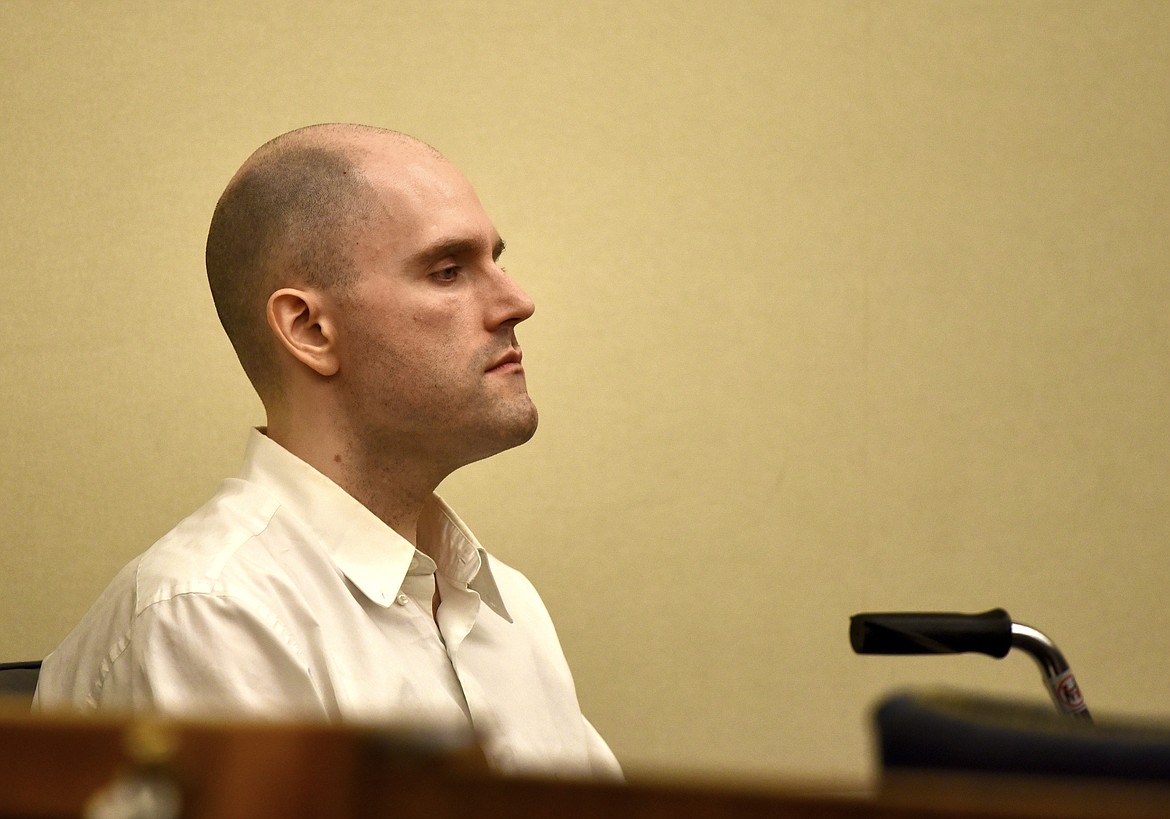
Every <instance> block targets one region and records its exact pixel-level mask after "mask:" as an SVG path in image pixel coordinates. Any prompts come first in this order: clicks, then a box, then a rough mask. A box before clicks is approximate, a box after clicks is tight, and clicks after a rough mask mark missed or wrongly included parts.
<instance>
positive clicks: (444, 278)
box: [431, 267, 459, 282]
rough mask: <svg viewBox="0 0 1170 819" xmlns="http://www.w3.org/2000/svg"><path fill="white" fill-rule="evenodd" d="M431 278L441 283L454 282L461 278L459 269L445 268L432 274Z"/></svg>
mask: <svg viewBox="0 0 1170 819" xmlns="http://www.w3.org/2000/svg"><path fill="white" fill-rule="evenodd" d="M431 278H432V279H435V280H436V281H440V282H453V281H455V280H456V279H457V278H459V268H458V267H444V268H443V269H442V270H436V271H435V272H434V273H432V274H431Z"/></svg>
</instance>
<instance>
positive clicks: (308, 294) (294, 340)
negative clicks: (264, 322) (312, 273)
mask: <svg viewBox="0 0 1170 819" xmlns="http://www.w3.org/2000/svg"><path fill="white" fill-rule="evenodd" d="M325 307H326V304H325V300H324V299H323V298H322V296H321V294H320V293H318V292H317V291H315V290H297V289H296V288H292V287H284V288H281V289H280V290H277V291H276V292H275V293H273V294H272V295H271V296H269V297H268V309H267V313H268V326H269V327H271V328H272V332H273V334H274V335H275V336H276V340H277V341H278V342H279V343H280V345H281V346H282V347H284V349H285V350H287V351H288V352H289V353H290V354H291V355H292V356H293V357H294V358H295V359H297V360H298V361H300V362H301V363H302V364H304V365H305V366H306V367H308V368H309V369H311V370H313V371H314V372H315V373H317V374H318V375H321V376H325V377H328V376H331V375H336V374H337V369H338V367H339V362H338V358H337V350H336V345H335V342H336V340H337V337H336V327H335V326H334V324H333V318H332V316H331V315H330V314H329V313H328V311H327V310H326V309H325Z"/></svg>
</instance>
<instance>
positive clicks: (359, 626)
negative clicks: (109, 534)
mask: <svg viewBox="0 0 1170 819" xmlns="http://www.w3.org/2000/svg"><path fill="white" fill-rule="evenodd" d="M418 537H419V543H420V545H422V546H423V547H424V548H425V549H426V551H428V552H429V553H431V554H434V555H437V556H438V565H436V562H435V561H432V560H431V558H429V557H427V555H426V554H424V553H423V552H422V551H420V550H416V549H415V548H414V547H413V546H411V545H410V543H409V542H407V541H406V540H405V539H404V538H402V537H401V536H400V535H398V533H397V532H395V531H394V530H393V529H391V528H390V527H389V526H387V525H386V524H384V523H383V522H382V521H381V520H379V519H378V518H377V517H376V516H375V515H374V514H373V513H371V512H370V511H369V510H368V509H366V508H365V507H364V506H362V505H361V504H360V503H359V502H358V501H356V500H355V499H354V498H352V497H351V496H350V495H348V494H347V493H346V492H345V491H343V490H342V489H341V488H340V487H338V486H337V485H336V484H334V483H333V482H332V481H330V480H329V479H328V478H326V477H325V476H324V475H322V474H321V473H319V472H317V471H316V470H315V469H313V468H312V467H310V466H309V465H308V464H306V463H304V462H303V461H301V460H300V459H299V458H297V457H296V456H294V455H292V454H291V453H289V452H287V451H286V450H284V449H283V448H282V447H280V446H279V445H278V444H276V443H274V442H273V441H271V440H269V439H268V438H267V437H265V436H264V435H263V434H261V433H260V432H253V433H252V436H251V437H250V439H249V441H248V450H247V456H246V458H245V463H244V467H243V469H242V471H241V474H240V476H239V477H238V478H232V479H228V480H226V481H224V483H223V485H222V486H221V487H220V490H219V492H218V493H217V494H216V495H215V496H214V497H213V498H212V499H211V500H210V501H208V503H207V504H205V505H204V506H203V508H201V509H199V510H198V511H197V512H195V513H194V514H192V515H191V516H190V517H188V518H187V519H185V520H184V521H182V522H181V523H180V524H179V525H178V526H177V527H175V528H174V529H173V530H171V532H169V533H168V534H167V535H166V536H164V537H163V538H162V539H161V540H159V541H158V543H156V544H155V545H154V546H152V547H151V548H150V549H149V550H147V551H146V552H145V553H144V554H143V555H141V556H140V557H138V558H137V559H135V560H134V561H133V562H131V563H130V564H129V565H128V566H126V567H125V568H124V569H123V570H122V571H121V572H120V573H119V574H118V575H117V577H116V578H115V579H114V581H113V582H112V583H111V585H110V586H109V587H108V588H107V589H106V590H105V592H103V594H102V595H101V597H100V598H99V599H98V601H97V602H96V603H95V604H94V606H93V608H92V609H91V610H90V611H89V612H88V613H87V614H86V615H85V617H84V618H83V620H82V622H81V624H80V625H78V626H77V628H75V629H74V630H73V631H72V632H71V633H70V634H69V636H68V637H66V638H65V640H64V642H63V643H62V644H61V645H60V646H59V647H58V648H57V649H56V650H55V651H54V652H52V653H51V654H50V655H49V656H48V657H47V658H46V659H45V661H44V666H43V668H42V670H41V676H40V682H39V685H38V688H37V698H36V703H35V705H34V708H35V709H39V710H46V711H47V710H53V709H62V708H69V709H80V710H96V709H112V710H150V711H156V712H161V713H165V714H171V715H175V716H180V717H204V716H216V717H223V716H229V717H231V716H235V717H244V718H261V719H327V720H333V721H350V722H352V721H360V722H382V721H391V722H393V721H408V722H411V723H418V722H422V723H425V724H432V725H436V726H451V725H458V726H467V725H468V724H470V725H471V726H472V727H473V728H474V730H475V732H476V733H477V735H478V736H479V737H480V739H481V741H482V742H483V743H484V749H485V752H486V753H487V756H488V759H489V762H491V763H492V765H493V766H494V767H496V768H497V769H499V770H502V771H510V772H528V773H545V774H554V775H570V776H603V777H620V775H621V773H620V768H619V767H618V764H617V761H616V759H615V758H614V756H613V753H612V752H611V751H610V750H609V748H608V746H606V744H605V742H604V741H603V740H602V739H601V737H600V736H599V735H598V734H597V732H596V731H595V730H594V729H593V727H592V726H591V725H590V724H589V722H588V721H587V720H586V719H585V718H584V716H582V714H581V709H580V706H579V704H578V702H577V694H576V690H575V688H574V686H573V679H572V676H571V675H570V673H569V667H568V664H567V663H566V661H565V657H564V654H563V652H562V651H561V647H560V643H559V641H558V640H557V636H556V632H555V631H554V629H553V625H552V621H551V620H550V619H549V616H548V612H547V611H546V610H545V607H544V604H543V603H542V602H541V600H540V597H539V596H538V595H537V593H536V590H535V589H534V588H533V587H532V585H531V584H530V583H529V582H528V580H527V578H525V577H524V576H523V575H522V574H520V573H519V572H517V571H515V570H514V569H512V568H510V567H508V566H506V565H504V564H503V563H501V562H500V561H499V560H497V559H495V558H494V557H490V556H489V555H488V554H487V552H486V551H484V549H483V547H482V546H480V545H479V542H478V541H477V540H476V539H475V536H474V535H473V534H472V533H471V532H470V530H468V528H467V527H466V526H465V525H464V524H463V522H462V521H461V520H460V519H459V518H458V516H456V515H455V513H454V512H453V511H451V509H450V508H448V507H447V505H446V504H445V503H444V502H443V501H442V500H441V499H440V498H439V497H438V496H434V497H433V498H432V500H431V502H429V503H428V504H427V506H426V507H425V509H424V511H423V514H422V517H421V519H420V520H419V526H418ZM436 582H437V583H438V585H439V594H440V598H441V601H442V602H441V604H440V606H439V608H438V610H437V612H434V613H432V602H431V601H432V597H433V595H434V591H435V584H436Z"/></svg>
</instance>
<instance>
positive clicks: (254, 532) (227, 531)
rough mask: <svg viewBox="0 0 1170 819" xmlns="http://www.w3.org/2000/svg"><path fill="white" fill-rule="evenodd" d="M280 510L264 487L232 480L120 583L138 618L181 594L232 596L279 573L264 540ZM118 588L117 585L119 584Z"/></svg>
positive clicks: (136, 563) (143, 556) (133, 566)
mask: <svg viewBox="0 0 1170 819" xmlns="http://www.w3.org/2000/svg"><path fill="white" fill-rule="evenodd" d="M280 509H281V504H280V501H279V500H278V499H277V498H276V497H274V496H273V495H272V494H270V493H269V492H268V491H266V490H265V489H264V488H263V487H260V486H257V485H255V484H251V483H247V482H245V481H241V480H239V479H237V478H229V479H228V480H226V481H224V482H223V483H222V484H221V486H220V489H219V491H218V492H216V494H215V495H214V496H213V497H212V498H211V499H210V500H208V501H207V503H205V504H204V505H203V506H201V507H200V508H199V509H197V510H196V511H195V512H193V513H191V514H190V515H188V516H187V517H186V518H184V519H183V520H182V521H180V522H179V524H178V525H177V526H175V527H174V528H173V529H171V530H170V531H169V532H167V533H166V534H165V535H163V536H162V537H161V538H160V539H159V540H158V541H157V542H156V543H155V544H154V545H153V546H151V547H150V548H149V549H147V550H146V551H145V552H143V553H142V554H141V555H140V556H139V557H138V558H137V559H136V560H135V561H134V562H133V563H132V564H131V566H128V567H127V569H126V570H124V571H123V575H122V576H121V577H120V578H119V579H120V580H122V582H131V583H133V585H134V589H135V598H136V601H135V609H136V611H138V612H141V611H142V610H144V609H146V608H148V607H149V606H151V605H153V604H154V603H157V602H160V601H162V600H165V599H169V598H171V597H174V596H175V595H178V594H199V593H203V594H214V595H228V594H231V593H232V591H233V589H232V584H233V582H235V583H240V582H243V581H244V580H245V579H247V578H249V577H252V576H255V575H256V574H257V573H260V574H263V573H264V571H265V569H268V570H270V571H276V572H279V561H278V560H276V558H275V556H274V554H273V552H272V549H273V547H274V545H275V544H273V543H270V542H267V541H266V540H265V539H264V537H263V535H264V533H265V532H266V531H267V530H268V529H269V527H270V525H271V524H272V521H273V518H274V517H275V516H276V515H277V513H278V512H279V510H280ZM115 582H117V581H115Z"/></svg>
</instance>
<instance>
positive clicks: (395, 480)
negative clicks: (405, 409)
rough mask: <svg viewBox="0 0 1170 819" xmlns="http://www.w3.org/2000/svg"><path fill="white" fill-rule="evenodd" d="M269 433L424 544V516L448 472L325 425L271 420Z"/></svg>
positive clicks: (385, 520) (410, 538)
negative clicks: (348, 438)
mask: <svg viewBox="0 0 1170 819" xmlns="http://www.w3.org/2000/svg"><path fill="white" fill-rule="evenodd" d="M266 434H267V435H268V437H269V438H271V439H272V440H273V441H275V442H276V443H278V444H280V445H281V446H282V447H284V448H285V449H287V450H288V451H289V452H291V453H292V454H294V455H296V456H297V457H298V458H300V459H301V460H303V461H304V462H305V463H307V464H309V466H311V467H313V468H314V469H316V470H317V471H318V472H320V473H321V474H322V475H324V476H325V477H327V478H329V479H330V480H331V481H333V482H334V483H336V484H337V485H338V486H340V487H341V488H342V489H344V490H345V491H346V492H347V493H349V494H350V495H351V496H352V497H353V498H354V499H356V500H357V501H358V502H359V503H361V504H362V505H363V506H365V507H366V508H367V509H369V510H370V511H371V512H373V513H374V515H376V516H377V517H378V519H379V520H381V521H382V522H383V523H385V524H386V525H387V526H389V527H390V528H391V529H393V530H394V531H395V532H397V533H398V534H400V535H401V536H402V537H403V538H405V539H406V540H407V541H408V542H409V543H410V544H411V545H412V546H414V547H415V548H418V521H419V518H420V516H421V515H422V510H423V507H424V506H425V505H426V503H427V502H428V501H429V500H430V498H431V496H432V495H433V494H434V491H435V488H436V487H437V486H438V485H439V483H440V481H441V480H442V478H443V477H444V476H442V475H438V474H437V473H436V472H435V471H434V470H430V469H425V468H419V466H418V464H417V463H414V462H413V461H412V460H411V459H410V458H408V457H404V454H405V453H403V452H400V451H390V452H380V453H370V452H367V451H366V450H364V449H362V448H360V446H359V445H358V444H357V443H356V442H349V443H345V442H343V441H342V440H341V439H339V438H335V437H333V436H330V435H327V434H321V433H320V432H319V431H316V432H312V433H309V432H307V431H301V430H299V429H298V428H297V427H295V426H292V425H283V424H279V423H277V424H275V425H273V424H272V422H271V420H270V423H269V427H268V429H267V433H266Z"/></svg>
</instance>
